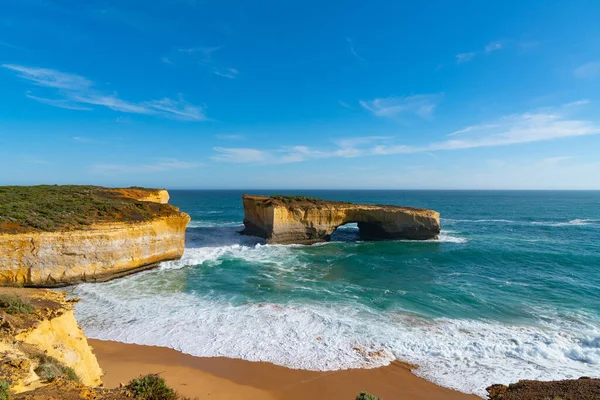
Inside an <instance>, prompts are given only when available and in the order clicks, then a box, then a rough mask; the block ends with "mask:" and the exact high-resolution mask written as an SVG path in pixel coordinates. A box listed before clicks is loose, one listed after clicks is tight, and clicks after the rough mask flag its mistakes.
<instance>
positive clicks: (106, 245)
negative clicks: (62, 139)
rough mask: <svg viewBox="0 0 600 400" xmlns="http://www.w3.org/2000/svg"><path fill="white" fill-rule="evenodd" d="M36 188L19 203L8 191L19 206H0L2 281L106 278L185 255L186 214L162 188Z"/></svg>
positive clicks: (44, 284)
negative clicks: (0, 210)
mask: <svg viewBox="0 0 600 400" xmlns="http://www.w3.org/2000/svg"><path fill="white" fill-rule="evenodd" d="M34 188H35V187H34ZM11 189H12V188H11ZM12 190H13V192H11V193H14V191H15V190H16V189H12ZM20 190H26V191H27V190H30V191H31V188H27V189H20ZM41 190H42V191H43V192H44V194H45V195H46V196H40V199H34V200H32V199H31V196H32V194H31V193H27V194H28V195H29V196H28V197H24V196H22V197H24V200H23V201H21V202H19V201H18V200H19V198H18V196H16V195H14V194H13V196H12V197H11V198H10V199H12V203H13V204H15V205H16V207H20V208H23V210H22V211H21V212H15V211H14V210H13V209H10V210H9V211H8V212H6V213H0V217H1V218H2V219H3V220H0V285H1V284H4V285H24V286H42V287H56V286H64V285H68V284H73V283H77V282H98V281H104V280H109V279H113V278H117V277H120V276H123V275H126V274H130V273H133V272H137V271H141V270H143V269H147V268H151V267H153V266H155V265H156V264H157V263H158V262H161V261H166V260H173V259H177V258H180V257H181V256H182V254H183V251H184V245H185V229H186V226H187V224H188V223H189V221H190V217H189V216H188V215H187V214H185V213H182V212H179V210H178V209H177V208H176V207H173V206H170V205H168V204H165V202H166V201H168V198H169V195H168V192H167V191H166V190H144V189H139V188H134V189H106V188H95V187H91V188H90V187H66V188H63V187H44V188H42V189H41ZM34 194H35V192H34ZM73 196H79V197H75V198H76V201H74V200H72V197H73ZM0 197H2V191H1V190H0ZM15 197H17V199H16V200H15ZM10 199H9V200H10ZM48 199H50V200H48ZM140 199H142V200H143V201H140ZM49 202H50V204H47V203H49ZM9 203H10V201H9ZM20 215H24V217H22V218H21V219H19V216H20Z"/></svg>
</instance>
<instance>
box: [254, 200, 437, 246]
mask: <svg viewBox="0 0 600 400" xmlns="http://www.w3.org/2000/svg"><path fill="white" fill-rule="evenodd" d="M243 203H244V226H245V229H244V231H243V232H242V233H244V234H247V235H254V236H259V237H263V238H265V239H267V242H268V243H280V244H289V243H298V244H311V243H316V242H323V241H327V240H329V237H330V235H331V234H332V233H333V232H334V231H335V230H336V229H337V228H338V227H339V226H340V225H344V224H347V223H358V227H359V230H360V233H361V235H363V236H364V237H367V238H374V239H414V240H424V239H431V238H435V237H436V236H437V235H438V234H439V232H440V229H441V228H440V214H439V213H438V212H436V211H433V210H426V209H420V208H410V207H397V206H381V205H369V204H351V203H342V202H331V201H324V200H318V199H306V198H286V197H282V196H275V197H265V196H251V195H244V196H243Z"/></svg>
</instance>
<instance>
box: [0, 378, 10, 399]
mask: <svg viewBox="0 0 600 400" xmlns="http://www.w3.org/2000/svg"><path fill="white" fill-rule="evenodd" d="M9 389H10V387H9V386H8V382H6V381H0V400H9V399H10V391H9Z"/></svg>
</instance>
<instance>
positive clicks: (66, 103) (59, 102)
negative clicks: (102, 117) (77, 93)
mask: <svg viewBox="0 0 600 400" xmlns="http://www.w3.org/2000/svg"><path fill="white" fill-rule="evenodd" d="M25 96H27V98H29V99H31V100H35V101H37V102H40V103H43V104H48V105H49V106H52V107H58V108H66V109H68V110H78V111H90V110H92V108H90V107H86V106H84V105H81V104H77V103H76V102H73V101H71V100H68V99H47V98H45V97H38V96H34V95H32V94H31V93H29V92H28V93H26V94H25Z"/></svg>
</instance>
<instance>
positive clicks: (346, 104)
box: [338, 100, 354, 110]
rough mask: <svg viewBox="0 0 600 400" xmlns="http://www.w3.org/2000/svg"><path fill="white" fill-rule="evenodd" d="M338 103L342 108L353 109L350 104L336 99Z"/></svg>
mask: <svg viewBox="0 0 600 400" xmlns="http://www.w3.org/2000/svg"><path fill="white" fill-rule="evenodd" d="M338 104H339V105H340V106H342V107H344V108H347V109H349V110H353V109H354V107H352V106H351V105H350V104H348V103H346V102H345V101H342V100H338Z"/></svg>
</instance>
